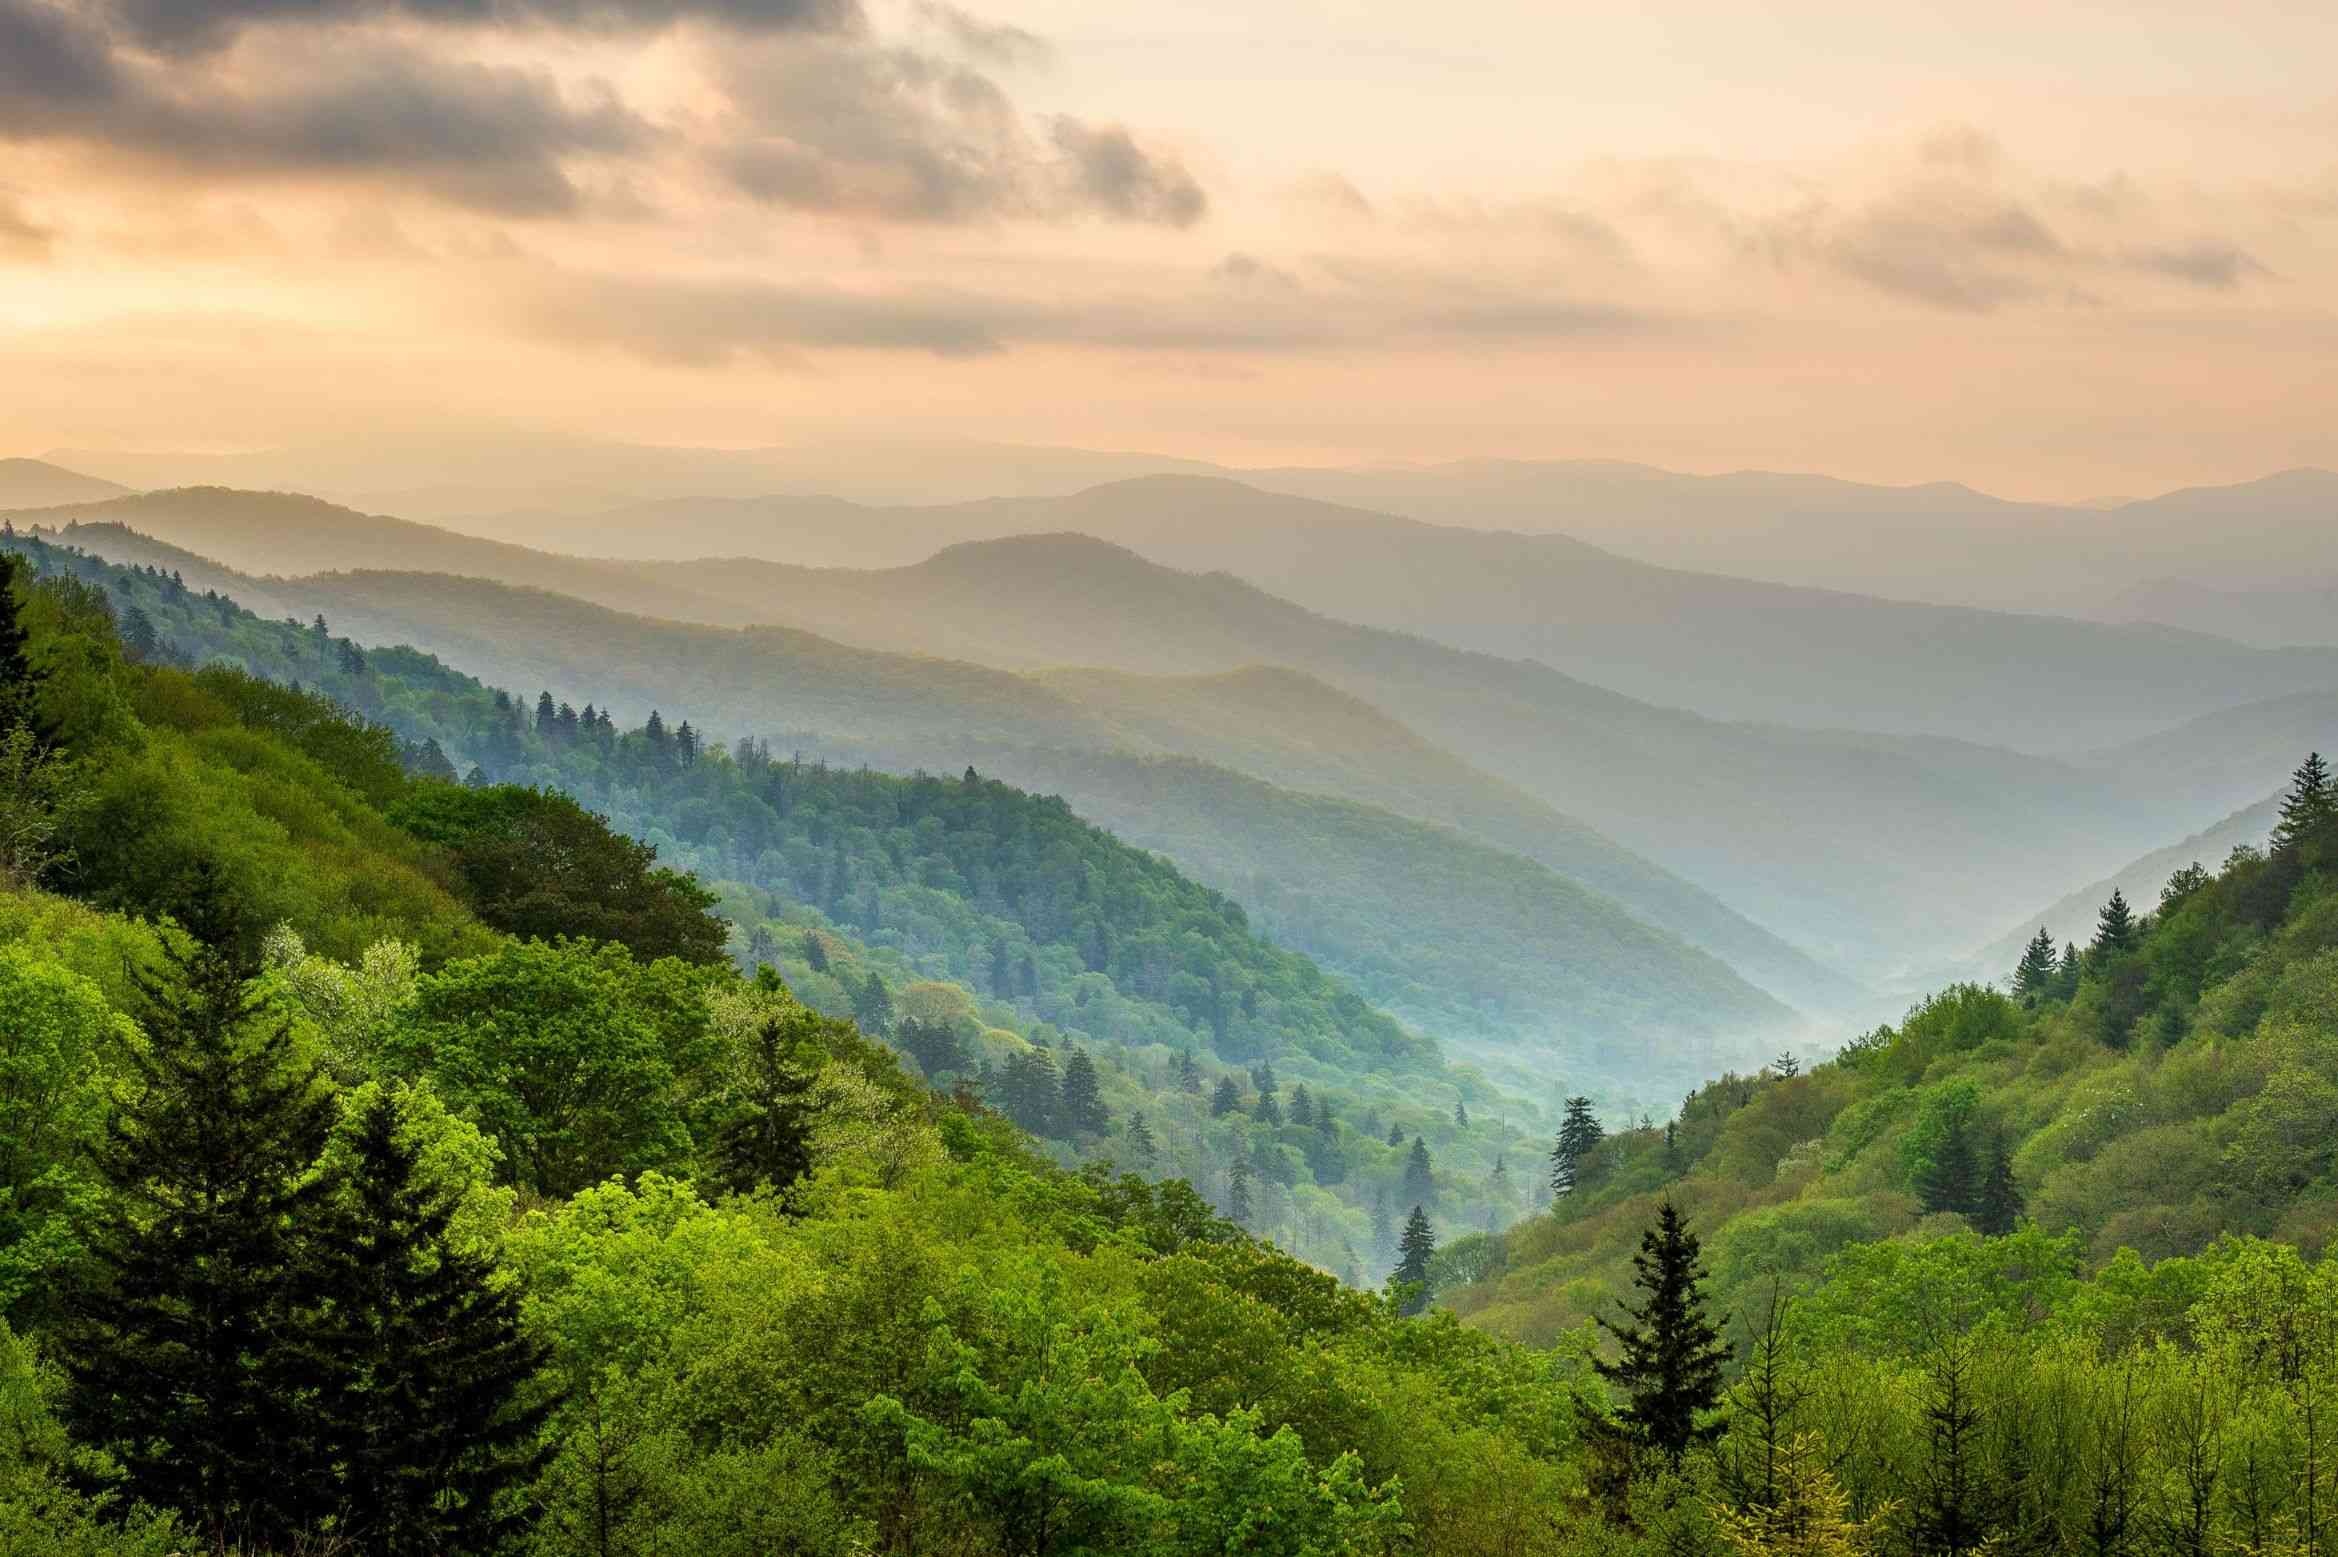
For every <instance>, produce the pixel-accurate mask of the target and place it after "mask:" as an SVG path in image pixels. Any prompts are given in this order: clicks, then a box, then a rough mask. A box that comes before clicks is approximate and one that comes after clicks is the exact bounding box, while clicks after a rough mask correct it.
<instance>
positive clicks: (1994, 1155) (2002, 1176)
mask: <svg viewBox="0 0 2338 1557" xmlns="http://www.w3.org/2000/svg"><path fill="white" fill-rule="evenodd" d="M2021 1213H2022V1199H2021V1186H2020V1185H2018V1184H2016V1183H2015V1182H2014V1180H2013V1154H2012V1153H2011V1152H2009V1151H2007V1150H2006V1149H2005V1143H2004V1142H2003V1141H1996V1142H1993V1143H1992V1144H1991V1146H1990V1149H1989V1166H1988V1168H1987V1169H1986V1170H1985V1171H1984V1172H1983V1173H1982V1175H1981V1194H1980V1200H1979V1203H1978V1204H1977V1205H1975V1206H1974V1208H1973V1225H1974V1226H1975V1227H1977V1228H1979V1229H1980V1230H1981V1231H1982V1232H1983V1233H1985V1234H1987V1235H1988V1236H1989V1237H1991V1238H2002V1237H2004V1236H2005V1235H2006V1234H2007V1233H2010V1232H2012V1231H2013V1229H2014V1227H2015V1226H2016V1225H2017V1224H2019V1223H2020V1221H2021Z"/></svg>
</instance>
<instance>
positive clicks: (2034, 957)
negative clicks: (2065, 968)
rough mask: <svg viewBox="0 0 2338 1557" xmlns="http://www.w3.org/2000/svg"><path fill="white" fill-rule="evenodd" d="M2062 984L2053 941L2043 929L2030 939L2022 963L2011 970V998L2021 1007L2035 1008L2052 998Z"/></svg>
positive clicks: (2060, 965) (2043, 927)
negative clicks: (2041, 1002)
mask: <svg viewBox="0 0 2338 1557" xmlns="http://www.w3.org/2000/svg"><path fill="white" fill-rule="evenodd" d="M2061 981H2062V963H2061V959H2060V957H2059V956H2058V955H2057V954H2056V952H2055V950H2054V938H2053V937H2052V936H2051V935H2048V934H2047V933H2046V929H2045V926H2043V925H2040V926H2039V927H2038V933H2037V934H2035V935H2033V936H2031V937H2030V939H2029V944H2028V945H2027V946H2024V947H2023V948H2022V951H2021V961H2020V962H2019V963H2018V964H2016V965H2015V967H2014V970H2013V997H2014V999H2016V1000H2019V1001H2020V1002H2021V1003H2022V1004H2023V1005H2027V1006H2034V1005H2036V1004H2037V1003H2038V1002H2039V1001H2041V1000H2044V999H2046V998H2047V997H2049V996H2051V995H2052V994H2053V993H2054V991H2055V987H2056V986H2057V985H2059V984H2060V983H2061Z"/></svg>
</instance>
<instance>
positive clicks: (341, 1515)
mask: <svg viewBox="0 0 2338 1557" xmlns="http://www.w3.org/2000/svg"><path fill="white" fill-rule="evenodd" d="M354 1147H355V1151H354V1162H353V1164H352V1168H351V1171H350V1175H349V1189H350V1194H349V1197H348V1200H347V1201H346V1202H345V1203H344V1204H343V1205H342V1206H340V1207H339V1208H337V1214H334V1215H331V1216H329V1217H327V1218H325V1219H324V1221H325V1230H324V1231H323V1233H322V1235H321V1236H319V1237H317V1238H316V1239H315V1240H314V1241H313V1249H314V1252H313V1254H312V1256H311V1259H310V1262H309V1270H308V1275H309V1280H310V1286H309V1289H308V1291H309V1295H310V1297H311V1299H312V1300H313V1301H316V1302H317V1303H318V1305H319V1313H318V1316H317V1319H316V1321H315V1322H314V1323H312V1325H311V1327H310V1328H309V1330H308V1333H307V1334H305V1335H304V1336H303V1337H302V1338H301V1339H300V1340H298V1341H296V1342H294V1343H293V1344H292V1346H291V1347H290V1350H291V1353H292V1355H293V1356H294V1357H295V1358H297V1359H298V1361H299V1362H300V1363H301V1364H302V1365H304V1371H306V1372H307V1373H308V1375H309V1377H310V1379H311V1381H312V1382H313V1383H314V1384H315V1386H316V1394H315V1395H314V1396H313V1397H311V1398H312V1399H313V1401H314V1404H313V1406H312V1407H311V1408H310V1409H311V1412H312V1420H313V1422H314V1426H315V1441H314V1444H313V1447H312V1453H311V1456H310V1463H311V1464H312V1465H313V1466H314V1467H316V1469H317V1471H319V1472H322V1475H321V1476H319V1477H318V1480H319V1481H320V1482H321V1483H322V1485H321V1486H320V1488H319V1490H323V1491H327V1492H328V1493H329V1501H328V1502H327V1503H326V1504H325V1506H324V1508H323V1509H321V1510H320V1511H321V1512H329V1513H331V1514H332V1515H333V1516H334V1527H333V1528H334V1535H335V1536H336V1537H338V1538H339V1539H340V1540H343V1541H347V1542H351V1543H353V1544H354V1545H355V1546H356V1547H357V1548H358V1549H360V1550H363V1551H366V1552H378V1553H382V1554H384V1557H431V1554H434V1553H439V1552H449V1551H485V1550H488V1549H489V1548H490V1547H491V1546H493V1545H494V1544H495V1542H496V1540H497V1538H498V1537H499V1536H500V1535H501V1534H503V1533H504V1531H505V1530H506V1529H507V1528H508V1527H509V1526H510V1524H511V1523H513V1522H514V1521H513V1520H512V1518H511V1511H510V1510H508V1509H507V1510H499V1509H498V1508H497V1506H496V1505H497V1495H498V1494H499V1493H500V1492H501V1491H503V1489H505V1488H507V1487H510V1486H513V1485H515V1484H516V1483H518V1482H520V1481H522V1480H524V1479H525V1478H527V1477H528V1476H530V1475H531V1474H533V1472H534V1470H535V1469H536V1466H537V1464H538V1463H539V1461H540V1459H541V1455H542V1450H541V1449H540V1448H539V1445H538V1440H539V1437H540V1433H539V1429H540V1427H541V1426H542V1423H543V1420H544V1417H545V1415H546V1414H547V1413H548V1412H549V1410H550V1409H551V1400H550V1399H549V1397H548V1396H547V1395H546V1393H545V1392H544V1391H542V1390H540V1389H534V1388H532V1387H531V1386H532V1384H533V1382H534V1380H535V1379H536V1376H537V1375H538V1373H539V1372H540V1371H541V1370H542V1368H543V1366H544V1364H545V1362H546V1360H547V1355H548V1354H547V1353H546V1352H545V1350H544V1349H543V1348H542V1347H541V1346H539V1345H537V1344H536V1343H535V1342H533V1341H531V1340H529V1339H528V1338H527V1337H526V1336H525V1335H524V1334H523V1333H522V1332H521V1329H520V1314H519V1296H518V1293H517V1291H516V1290H515V1289H513V1288H510V1287H508V1286H498V1285H496V1284H495V1283H494V1281H493V1279H492V1278H493V1276H494V1267H493V1266H492V1265H491V1264H490V1263H489V1262H488V1261H487V1260H485V1259H483V1258H481V1257H480V1256H479V1255H477V1254H474V1253H472V1252H470V1251H468V1250H466V1249H463V1248H461V1247H459V1246H458V1245H456V1244H454V1243H453V1242H451V1241H450V1240H449V1238H448V1227H449V1224H450V1223H451V1222H452V1220H453V1217H454V1212H455V1205H456V1202H455V1197H454V1196H453V1195H452V1194H450V1193H448V1192H447V1191H446V1190H445V1189H444V1188H443V1187H441V1186H437V1185H433V1184H431V1183H429V1182H428V1181H427V1180H426V1179H425V1177H424V1175H423V1173H422V1172H421V1165H420V1161H419V1157H418V1153H417V1152H416V1150H415V1148H414V1147H413V1146H412V1145H410V1144H408V1143H407V1142H405V1141H402V1140H400V1139H399V1117H398V1105H397V1102H396V1099H395V1098H394V1097H393V1096H392V1095H391V1094H390V1093H389V1092H387V1091H383V1092H381V1093H379V1094H377V1095H376V1097H375V1098H374V1099H373V1101H372V1102H371V1104H369V1105H368V1106H367V1107H366V1108H365V1110H364V1111H363V1112H362V1113H361V1114H359V1116H358V1118H357V1129H356V1139H355V1142H354ZM531 1397H532V1398H531Z"/></svg>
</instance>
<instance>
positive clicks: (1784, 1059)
mask: <svg viewBox="0 0 2338 1557" xmlns="http://www.w3.org/2000/svg"><path fill="white" fill-rule="evenodd" d="M1770 1069H1772V1070H1774V1071H1776V1072H1777V1073H1778V1079H1779V1080H1780V1081H1792V1080H1793V1079H1794V1078H1795V1077H1797V1076H1799V1075H1801V1074H1802V1057H1801V1056H1800V1055H1798V1054H1796V1053H1795V1052H1794V1051H1793V1050H1792V1049H1785V1050H1781V1051H1780V1052H1779V1055H1778V1057H1777V1058H1776V1059H1774V1060H1772V1061H1770Z"/></svg>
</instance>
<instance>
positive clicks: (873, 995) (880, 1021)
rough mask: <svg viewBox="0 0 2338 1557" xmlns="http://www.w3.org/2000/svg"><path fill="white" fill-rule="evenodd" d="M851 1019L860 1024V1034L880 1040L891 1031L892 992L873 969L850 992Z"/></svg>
mask: <svg viewBox="0 0 2338 1557" xmlns="http://www.w3.org/2000/svg"><path fill="white" fill-rule="evenodd" d="M852 1019H853V1020H854V1021H856V1022H858V1023H860V1027H861V1031H862V1032H864V1033H872V1034H874V1035H876V1036H877V1037H880V1038H882V1037H883V1036H885V1034H887V1033H889V1032H891V1031H892V1030H893V992H892V991H891V990H889V989H887V988H886V987H885V980H884V978H883V977H882V976H881V975H880V974H879V973H878V972H877V970H876V969H874V968H871V969H869V976H868V977H867V978H866V979H863V980H862V981H861V985H860V987H859V988H858V989H856V990H854V991H853V992H852Z"/></svg>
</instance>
